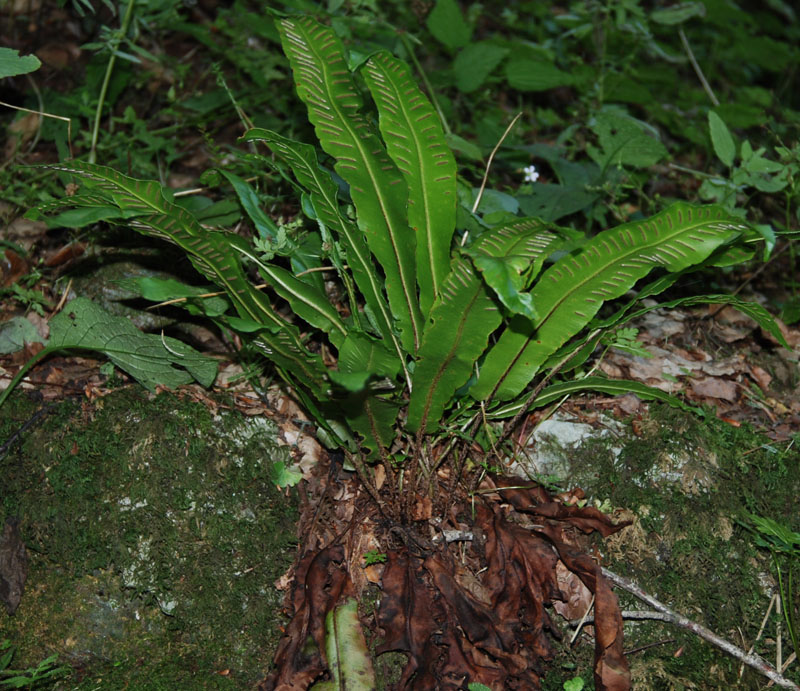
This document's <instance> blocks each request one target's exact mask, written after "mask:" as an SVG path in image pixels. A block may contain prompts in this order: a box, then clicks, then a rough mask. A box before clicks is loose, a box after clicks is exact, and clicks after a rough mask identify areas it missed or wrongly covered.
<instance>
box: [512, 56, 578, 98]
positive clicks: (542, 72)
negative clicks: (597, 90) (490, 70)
mask: <svg viewBox="0 0 800 691" xmlns="http://www.w3.org/2000/svg"><path fill="white" fill-rule="evenodd" d="M506 79H507V80H508V85H509V86H510V87H511V88H512V89H518V90H519V91H547V90H548V89H555V88H556V87H558V86H569V85H570V84H572V82H573V78H572V75H571V74H570V73H569V72H562V71H561V70H560V69H558V67H556V66H555V65H554V64H553V63H552V62H545V61H544V60H531V59H530V58H512V59H511V60H509V61H508V62H507V63H506Z"/></svg>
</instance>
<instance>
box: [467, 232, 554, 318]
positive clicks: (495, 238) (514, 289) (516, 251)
mask: <svg viewBox="0 0 800 691" xmlns="http://www.w3.org/2000/svg"><path fill="white" fill-rule="evenodd" d="M546 227H547V226H546V224H545V223H543V222H542V221H540V220H538V219H533V218H526V219H522V220H518V221H513V222H512V223H508V224H505V225H502V226H499V227H495V228H492V229H491V230H487V231H486V232H485V233H483V235H481V236H480V237H479V238H478V240H476V242H475V243H474V244H473V245H472V246H471V247H470V248H468V249H467V250H466V253H467V254H468V255H469V256H470V257H472V261H473V263H474V264H475V268H477V269H478V271H480V272H481V274H482V275H483V280H484V281H486V283H488V284H489V286H490V287H491V289H492V290H493V291H494V292H495V294H496V295H497V297H498V298H500V301H501V302H502V303H503V304H504V305H505V306H506V307H507V308H508V309H509V310H510V311H511V312H512V313H514V314H522V315H524V316H526V317H527V318H528V319H535V318H536V305H534V304H533V299H532V298H531V295H530V293H523V292H522V291H523V290H524V289H525V288H527V287H528V286H529V285H530V283H531V282H532V281H533V279H534V278H536V276H537V275H538V274H539V271H540V270H541V268H542V264H543V263H544V260H545V259H547V257H548V255H549V254H550V253H551V252H553V250H555V249H556V248H557V247H558V246H559V245H560V244H561V242H562V241H561V240H560V238H558V237H557V236H555V235H553V234H552V233H549V232H547V231H546V230H545V229H546Z"/></svg>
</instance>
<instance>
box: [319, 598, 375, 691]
mask: <svg viewBox="0 0 800 691" xmlns="http://www.w3.org/2000/svg"><path fill="white" fill-rule="evenodd" d="M325 655H326V657H327V658H328V668H329V669H330V672H331V676H332V677H333V679H332V680H331V681H326V682H320V683H317V684H314V686H312V687H311V689H312V690H313V691H342V690H343V689H347V691H372V689H375V688H377V687H376V682H375V672H374V671H373V669H372V659H371V658H370V653H369V648H368V647H367V641H366V639H365V638H364V632H363V630H362V629H361V622H360V621H359V620H358V602H357V601H356V599H355V598H353V597H350V598H348V599H347V600H345V602H344V603H343V604H340V605H336V607H334V608H333V609H332V610H331V611H330V612H328V614H327V616H326V617H325Z"/></svg>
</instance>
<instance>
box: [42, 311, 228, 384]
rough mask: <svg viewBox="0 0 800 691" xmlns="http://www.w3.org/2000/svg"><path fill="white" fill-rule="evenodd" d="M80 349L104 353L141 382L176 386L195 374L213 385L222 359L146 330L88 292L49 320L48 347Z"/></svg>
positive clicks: (189, 380) (52, 349)
mask: <svg viewBox="0 0 800 691" xmlns="http://www.w3.org/2000/svg"><path fill="white" fill-rule="evenodd" d="M67 349H81V350H94V351H97V352H101V353H104V354H105V355H107V356H108V358H109V359H110V360H111V361H112V362H113V363H114V364H115V365H116V366H117V367H119V368H120V369H121V370H124V371H125V372H127V373H128V374H130V375H131V376H132V377H134V378H135V379H136V380H137V381H138V382H139V383H140V384H142V386H144V387H145V388H147V389H149V390H150V391H154V390H155V388H156V386H166V387H169V388H176V387H178V386H181V385H183V384H188V383H189V382H191V381H192V379H196V380H197V381H198V382H199V383H200V384H202V385H203V386H211V384H213V383H214V379H215V378H216V376H217V363H216V361H215V360H212V359H211V358H207V357H205V356H204V355H201V354H200V353H198V352H197V351H196V350H194V349H193V348H190V347H189V346H187V345H186V344H185V343H182V342H181V341H178V340H176V339H174V338H169V337H165V336H158V335H155V334H146V333H142V332H141V331H139V329H137V328H136V327H135V326H134V325H133V324H132V323H131V322H130V321H129V320H128V319H126V318H124V317H115V316H112V315H110V314H109V313H108V312H106V311H105V310H104V309H103V308H102V307H100V306H98V305H96V304H94V303H93V302H92V301H91V300H89V299H87V298H76V299H75V300H73V301H72V302H69V303H67V304H66V305H65V307H64V309H63V310H62V311H61V312H59V313H58V314H57V315H56V316H55V317H53V318H52V319H51V320H50V339H49V341H48V342H47V346H46V347H45V350H46V351H47V352H48V353H51V352H55V351H57V350H67Z"/></svg>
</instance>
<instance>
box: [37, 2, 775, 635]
mask: <svg viewBox="0 0 800 691" xmlns="http://www.w3.org/2000/svg"><path fill="white" fill-rule="evenodd" d="M276 23H277V27H278V31H279V34H280V38H281V41H282V45H283V48H284V52H285V53H286V55H287V57H288V59H289V62H290V65H291V68H292V71H293V74H294V80H295V84H296V88H297V93H298V95H299V97H300V98H301V99H302V100H303V101H304V102H305V104H306V106H307V110H308V117H309V120H310V122H311V123H312V125H313V126H314V129H315V132H316V135H317V138H318V140H319V145H320V147H321V149H322V151H323V152H324V155H325V158H323V159H320V156H319V152H318V150H317V149H316V148H315V147H314V146H312V145H310V144H307V143H302V142H298V141H294V140H291V139H288V138H286V137H284V136H282V135H281V134H279V133H276V132H273V131H269V130H264V129H252V130H250V131H249V132H247V133H246V134H245V136H244V137H243V140H244V141H246V142H262V143H263V144H265V145H266V146H267V147H268V148H269V149H270V150H271V152H272V153H273V154H274V156H275V158H276V159H277V160H278V161H279V162H280V163H281V164H282V165H283V166H285V167H286V168H287V169H288V170H289V171H291V173H292V174H293V176H294V178H295V180H296V182H297V184H298V186H299V188H301V189H302V202H303V204H302V207H303V210H304V212H305V214H306V216H307V217H308V218H309V219H310V220H311V222H312V223H315V224H316V226H317V229H318V232H319V238H320V242H319V247H321V248H323V251H322V252H321V253H320V256H318V257H316V258H311V257H309V256H308V255H307V254H305V255H304V256H303V262H293V261H290V262H286V261H285V260H283V259H281V258H273V259H266V258H265V257H264V256H263V254H262V253H261V252H259V251H258V250H257V249H256V247H254V246H253V245H252V244H251V243H250V242H248V241H246V240H245V239H243V238H242V237H240V236H238V235H236V234H234V233H231V232H225V231H221V230H215V229H209V228H206V227H204V226H203V225H202V224H201V223H200V222H199V221H198V220H197V218H195V217H194V216H193V215H192V214H191V213H190V212H189V211H186V210H184V209H182V208H181V207H179V206H178V205H176V204H175V203H174V201H173V199H172V197H171V194H170V193H169V191H168V190H166V189H164V188H162V187H161V186H160V185H159V184H158V183H156V182H151V181H143V180H136V179H133V178H130V177H127V176H125V175H122V174H121V173H118V172H116V171H114V170H112V169H110V168H107V167H103V166H99V165H94V164H90V163H84V162H80V161H68V162H64V163H61V164H59V165H57V166H55V168H57V169H58V170H61V171H64V172H66V173H71V174H74V175H76V176H79V177H81V178H83V179H84V183H83V190H82V192H81V193H80V194H78V195H75V196H72V197H70V198H68V199H65V200H63V201H60V202H58V204H57V205H60V206H64V205H66V206H86V207H110V209H111V210H113V212H114V213H115V214H116V222H119V223H124V224H127V225H129V226H131V227H133V228H135V229H136V230H138V231H140V232H142V233H144V234H146V235H150V236H154V237H158V238H162V239H165V240H168V241H170V242H172V243H174V244H176V245H178V246H179V247H181V248H182V249H183V250H184V251H185V252H186V254H187V256H188V257H189V258H190V259H191V261H192V263H193V264H194V266H195V268H196V269H197V270H198V271H199V272H200V273H201V274H202V275H203V276H205V277H206V278H207V279H208V280H210V281H211V282H212V283H214V284H215V285H217V286H220V287H221V288H222V289H223V290H224V291H225V292H226V293H227V296H228V299H229V301H230V303H231V305H232V308H233V310H234V312H229V313H226V314H222V315H220V314H216V316H215V317H214V318H215V319H216V320H217V321H218V322H219V323H220V324H222V325H223V326H224V327H226V328H229V329H232V330H235V331H238V332H240V333H242V334H243V335H244V336H246V338H248V339H250V341H251V342H252V343H253V344H254V345H255V347H256V348H258V349H259V350H260V352H261V353H263V355H264V356H265V357H266V358H267V359H268V360H270V361H271V363H272V365H273V366H274V368H275V370H276V372H277V373H279V375H280V376H281V377H282V378H283V379H284V380H285V382H286V383H287V384H288V385H289V386H290V387H291V388H292V390H293V391H294V392H295V394H296V396H297V397H298V398H299V399H300V400H301V401H302V402H303V404H304V405H305V407H306V409H307V411H308V412H309V413H310V415H312V416H313V418H314V420H315V422H316V423H317V425H318V433H319V436H320V438H321V439H322V440H323V441H324V442H325V443H326V444H327V445H328V446H330V447H337V448H339V449H341V450H342V451H343V452H344V453H345V454H346V456H347V458H348V459H349V461H350V463H351V464H352V466H353V467H354V468H355V469H356V471H357V472H358V474H359V476H360V478H361V480H362V481H363V484H364V486H365V487H366V489H367V490H368V491H369V493H370V494H371V495H372V497H373V499H374V500H375V501H376V502H377V504H378V505H379V506H380V507H381V510H382V511H383V512H384V514H386V515H388V516H390V517H391V518H394V519H397V520H401V521H403V522H408V521H410V520H411V515H412V507H413V503H414V498H415V497H417V496H419V493H420V492H424V493H427V494H429V495H430V496H431V497H432V498H433V499H434V501H435V502H438V507H439V508H440V509H442V510H443V509H444V507H445V505H446V504H447V502H448V501H449V497H451V496H452V492H453V491H454V488H456V487H457V486H458V481H459V479H461V476H462V475H463V473H464V472H465V469H467V468H469V467H470V466H469V463H468V461H469V458H468V456H469V455H470V454H471V453H472V452H473V449H474V446H473V440H474V439H475V438H476V436H477V435H478V434H479V432H481V428H482V427H483V429H484V430H485V431H486V434H485V435H484V439H485V440H488V441H487V442H486V443H485V446H486V447H487V448H488V449H489V450H494V451H496V450H498V448H499V447H500V446H501V445H502V441H503V438H502V437H501V439H499V440H498V439H497V437H496V435H495V434H494V433H493V431H492V426H491V425H490V424H488V423H489V422H490V421H492V420H500V419H503V418H508V417H513V418H514V419H513V420H511V422H510V423H507V424H506V428H505V429H506V431H505V432H504V433H503V434H504V435H507V434H508V433H509V431H510V430H511V429H513V426H514V423H515V422H516V421H517V420H518V419H519V418H520V416H521V415H523V414H524V413H525V412H526V411H527V410H529V409H530V408H531V407H533V406H540V405H546V404H548V403H550V402H552V401H554V400H557V399H559V398H560V397H562V396H564V395H567V394H570V393H574V392H577V391H582V390H586V389H596V390H599V391H603V392H606V393H612V394H613V393H627V392H631V391H633V392H635V393H637V394H638V395H640V396H641V397H643V398H647V399H654V398H655V399H661V400H666V401H667V402H669V403H670V404H672V405H678V406H685V404H684V403H682V402H681V401H680V400H679V399H677V398H674V397H671V396H668V395H667V394H665V393H663V392H661V391H659V390H657V389H651V388H649V387H646V386H644V385H642V384H637V383H634V382H623V381H615V380H611V379H607V378H604V377H597V376H594V377H583V378H580V377H578V376H577V375H576V374H575V372H576V371H578V368H579V366H580V365H581V364H582V363H583V362H584V361H585V360H586V359H587V358H588V357H589V356H590V355H591V353H592V352H593V350H594V348H595V346H596V345H597V344H598V342H599V341H600V339H601V338H602V337H603V336H604V335H605V334H608V332H609V331H610V330H613V329H617V328H619V327H620V326H621V325H623V324H624V323H626V322H627V321H629V320H631V319H633V318H635V317H636V316H637V315H640V314H641V313H642V312H643V311H646V310H647V309H653V308H654V307H652V306H651V307H642V306H641V304H640V302H639V301H640V300H641V299H642V298H644V297H652V296H655V295H657V294H659V293H661V292H663V291H664V290H665V289H666V288H667V287H669V286H670V285H672V284H673V283H674V282H675V281H677V280H678V279H679V278H680V277H681V276H682V275H684V274H685V273H686V272H687V271H691V270H695V269H697V268H698V267H701V266H705V265H709V264H721V265H724V264H726V263H732V262H735V261H736V260H737V258H741V257H742V256H745V253H743V252H741V250H740V248H739V246H740V245H741V243H743V242H753V241H754V240H757V239H758V234H757V233H756V231H755V230H753V229H752V228H751V227H750V226H749V225H748V224H747V223H746V222H744V221H743V220H742V219H741V218H738V217H735V216H732V215H730V214H729V213H728V212H727V211H726V210H725V209H724V208H723V207H720V206H703V207H698V206H692V205H690V204H686V203H681V202H679V203H675V204H673V205H671V206H669V207H668V208H666V209H665V210H663V211H662V212H661V213H659V214H657V215H655V216H653V217H652V218H649V219H647V220H637V221H632V222H629V223H625V224H623V225H620V226H618V227H616V228H612V229H609V230H606V231H603V232H601V233H599V234H598V235H596V236H595V237H593V238H591V239H585V238H583V239H582V240H581V241H579V242H576V240H575V233H574V231H572V232H566V231H564V230H563V229H561V228H558V227H555V226H553V225H552V224H547V223H544V222H542V221H541V220H538V219H535V218H516V219H513V220H511V221H507V222H504V223H501V224H500V225H495V226H489V225H488V224H486V223H483V222H480V223H479V224H478V225H479V227H480V232H475V231H474V230H473V231H472V232H467V231H466V230H464V229H462V228H460V227H458V224H457V207H458V190H457V166H456V161H455V158H454V156H453V153H452V151H451V150H450V148H449V147H448V145H447V141H446V139H445V135H444V133H443V130H442V126H441V124H440V121H439V119H438V116H437V114H436V111H435V110H434V108H433V107H432V105H431V103H430V102H429V100H428V99H427V98H426V96H425V95H424V94H423V93H422V91H421V90H420V89H419V87H418V86H417V85H416V83H415V81H414V80H413V78H412V76H411V71H410V69H409V67H408V65H407V64H405V63H404V62H403V61H401V60H399V59H397V58H395V57H393V56H392V55H390V54H389V53H386V52H378V53H376V54H374V55H372V56H371V57H370V58H369V59H367V60H366V61H365V62H364V63H363V64H362V65H361V66H360V68H356V69H355V70H354V69H351V68H350V66H349V63H348V59H347V55H346V53H345V50H344V47H343V45H342V43H341V41H340V40H339V39H338V38H337V36H336V35H335V34H334V32H333V31H332V30H331V29H329V28H327V27H325V26H323V25H321V24H319V23H317V22H316V21H314V20H313V19H311V18H309V17H299V18H284V19H280V20H278V21H277V22H276ZM359 80H362V81H363V84H364V85H365V86H366V91H367V92H368V94H369V96H370V97H371V101H372V105H368V102H367V100H366V98H365V96H366V94H365V93H364V92H362V89H361V88H360V86H359V84H360V82H359ZM326 165H328V166H332V167H333V171H334V172H335V175H334V172H332V171H331V170H330V169H329V168H326V167H325V166H326ZM57 205H53V206H57ZM44 210H47V209H44ZM109 213H110V211H109ZM473 228H474V224H473ZM253 270H255V271H257V272H258V274H260V276H261V279H262V280H263V282H264V283H265V284H266V285H267V289H266V290H265V291H262V290H261V289H259V288H257V287H256V286H255V285H254V282H253V281H252V280H251V279H250V273H251V272H252V271H253ZM653 271H657V272H658V274H659V275H658V276H657V278H656V279H655V280H654V281H652V282H651V283H649V284H648V285H646V286H644V287H643V288H640V289H639V292H638V294H637V297H636V299H634V300H630V301H628V302H627V303H625V304H623V305H622V306H621V307H619V308H618V309H617V310H616V312H613V313H611V315H610V316H605V317H604V318H602V319H600V318H599V317H598V312H599V310H600V308H601V307H602V306H603V305H604V304H605V303H607V302H609V301H613V300H617V299H619V298H621V297H623V296H625V295H626V294H627V293H628V292H629V291H630V290H631V289H632V288H634V286H636V285H637V284H638V283H639V282H640V281H641V280H642V279H644V278H645V277H646V276H648V275H649V274H650V273H651V272H653ZM321 272H323V273H324V275H325V277H326V280H328V281H336V283H337V284H338V286H339V288H340V290H338V291H330V290H326V287H325V285H324V283H323V281H322V280H320V273H321ZM331 295H337V296H343V297H342V298H339V297H336V298H334V299H332V298H331V297H330V296H331ZM693 301H694V302H697V301H706V302H724V303H729V304H733V305H734V306H736V307H737V308H739V309H741V310H743V311H745V312H747V313H748V314H749V315H750V316H752V317H753V318H754V319H756V320H757V321H758V322H759V323H760V324H761V325H762V326H763V327H764V328H766V329H768V330H769V331H770V332H771V333H772V334H774V336H775V338H776V339H778V340H779V341H781V342H782V341H783V338H782V336H781V333H780V331H779V330H778V328H777V326H776V325H775V323H774V322H773V321H772V320H771V318H770V317H769V315H768V314H767V312H766V311H765V310H763V308H761V307H759V306H758V305H748V304H746V303H742V302H740V301H739V300H737V299H735V298H733V297H730V296H725V295H713V296H702V297H699V298H691V299H682V300H674V301H672V302H670V303H665V305H664V306H676V305H678V304H680V303H681V302H683V303H689V304H691V303H692V302H693ZM287 306H288V308H289V309H288V310H287V309H286V307H287ZM323 355H324V357H323ZM570 373H572V375H570ZM556 375H558V376H559V377H561V379H560V380H557V379H556ZM378 464H380V465H382V466H383V472H382V473H381V474H382V475H384V477H385V482H383V483H381V482H379V481H377V478H376V472H377V471H376V468H377V466H378ZM442 464H450V475H449V477H450V479H449V481H448V484H449V493H448V492H444V493H441V492H437V489H438V486H437V482H439V480H438V477H439V476H438V475H437V473H436V470H437V469H438V468H439V467H440V466H441V465H442ZM484 465H485V464H484ZM598 578H599V577H598ZM620 650H621V648H620Z"/></svg>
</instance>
